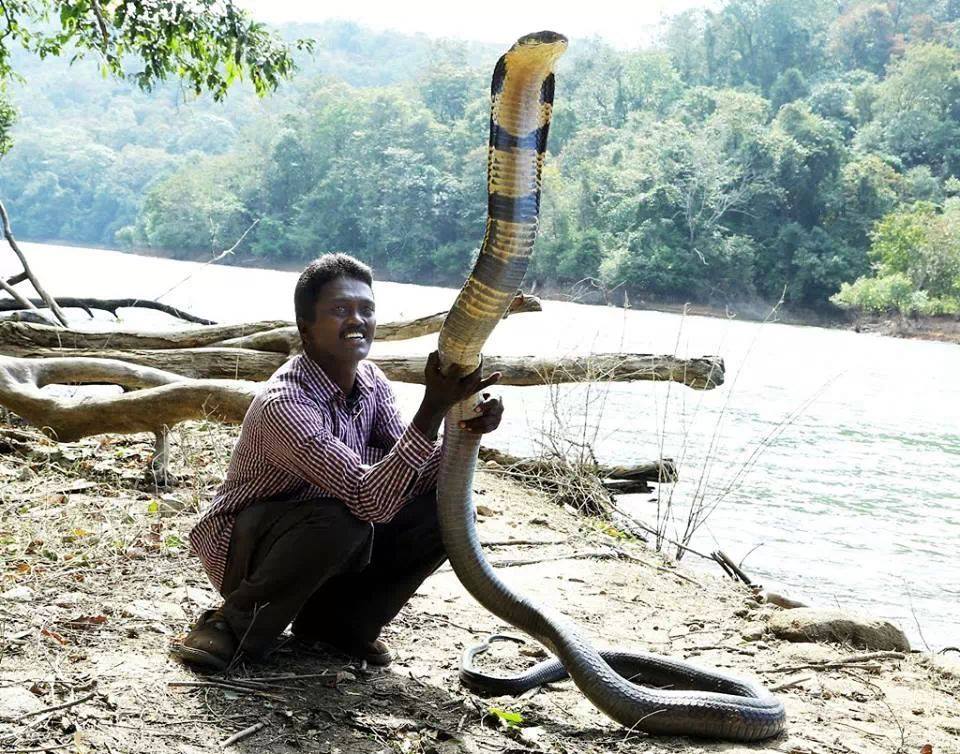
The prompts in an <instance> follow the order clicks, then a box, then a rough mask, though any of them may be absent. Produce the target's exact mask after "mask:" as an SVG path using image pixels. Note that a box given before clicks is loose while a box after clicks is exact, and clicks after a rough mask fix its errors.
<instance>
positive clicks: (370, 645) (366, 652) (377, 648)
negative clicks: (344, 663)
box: [298, 636, 393, 668]
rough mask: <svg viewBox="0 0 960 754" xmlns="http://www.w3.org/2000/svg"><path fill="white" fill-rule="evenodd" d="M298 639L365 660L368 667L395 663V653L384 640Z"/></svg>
mask: <svg viewBox="0 0 960 754" xmlns="http://www.w3.org/2000/svg"><path fill="white" fill-rule="evenodd" d="M298 638H300V641H305V642H306V643H308V644H311V645H316V646H317V647H319V648H321V649H327V650H331V651H333V652H337V653H338V654H342V655H346V656H347V657H350V658H352V659H354V660H364V661H366V663H367V664H368V665H376V666H377V667H381V668H385V667H386V666H387V665H389V664H390V663H391V662H393V653H392V652H391V651H390V647H388V646H387V644H386V642H385V641H383V640H382V639H374V640H373V641H361V640H357V639H352V638H344V637H329V636H326V637H323V638H319V637H317V638H310V639H304V638H302V637H298Z"/></svg>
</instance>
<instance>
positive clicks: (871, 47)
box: [830, 3, 894, 74]
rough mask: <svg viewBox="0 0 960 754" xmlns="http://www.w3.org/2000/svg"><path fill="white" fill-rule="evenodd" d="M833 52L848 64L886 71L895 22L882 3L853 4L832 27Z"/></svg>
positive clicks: (869, 69) (831, 43) (831, 42)
mask: <svg viewBox="0 0 960 754" xmlns="http://www.w3.org/2000/svg"><path fill="white" fill-rule="evenodd" d="M830 46H831V52H832V53H833V55H834V56H835V57H836V58H837V59H838V60H839V62H840V63H841V64H842V65H843V66H844V67H845V68H850V69H855V68H862V69H864V70H867V71H873V72H874V73H878V74H879V73H883V69H884V68H885V67H886V65H887V61H888V60H889V59H890V53H891V52H892V51H893V46H894V22H893V17H892V16H891V15H890V10H889V8H888V7H887V5H885V4H880V3H853V4H851V5H850V6H849V7H848V9H847V10H846V12H844V13H843V14H842V15H841V16H840V17H839V18H837V20H836V21H835V22H834V23H833V26H832V27H831V29H830Z"/></svg>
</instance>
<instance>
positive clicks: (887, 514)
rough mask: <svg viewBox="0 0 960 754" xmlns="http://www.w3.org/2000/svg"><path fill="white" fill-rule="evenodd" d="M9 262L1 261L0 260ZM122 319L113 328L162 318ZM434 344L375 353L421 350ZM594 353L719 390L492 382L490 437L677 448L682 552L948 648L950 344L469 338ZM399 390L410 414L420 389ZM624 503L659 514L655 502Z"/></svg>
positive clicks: (957, 401)
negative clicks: (716, 363) (702, 509)
mask: <svg viewBox="0 0 960 754" xmlns="http://www.w3.org/2000/svg"><path fill="white" fill-rule="evenodd" d="M23 247H24V249H25V251H26V253H27V254H28V256H29V258H30V259H31V262H32V264H33V266H34V268H35V270H36V272H37V273H38V275H39V276H40V278H41V280H42V281H43V282H44V284H45V285H46V286H47V288H48V289H49V290H50V291H51V292H52V293H53V294H54V295H74V296H81V295H83V296H98V297H109V296H115V297H121V296H122V297H128V296H137V297H143V298H148V299H156V298H157V297H160V300H162V301H163V302H165V303H169V304H172V305H175V306H179V307H182V308H185V309H188V310H189V311H191V312H193V313H195V314H199V315H201V316H206V317H209V318H210V319H215V320H218V321H221V322H230V321H236V322H240V321H253V320H257V319H268V318H282V319H292V318H293V307H292V292H293V285H294V282H295V280H296V277H297V275H296V273H293V272H282V271H275V270H253V269H241V268H236V267H222V266H216V265H206V266H204V265H201V264H198V263H191V262H178V261H173V260H166V259H157V258H151V257H143V256H133V255H128V254H122V253H120V252H114V251H104V250H94V249H81V248H74V247H59V246H52V245H39V244H23ZM13 265H14V262H13V261H12V260H8V259H7V258H6V257H3V258H0V273H10V274H12V273H13V272H14V271H16V270H15V268H14V266H13ZM375 290H376V295H377V303H378V318H379V320H380V321H381V322H387V321H391V320H395V319H400V318H407V317H413V316H419V315H422V314H429V313H432V312H435V311H440V310H442V309H445V308H447V307H448V306H449V305H450V303H451V302H452V300H453V297H454V295H455V291H453V290H451V289H444V288H437V287H428V286H414V285H403V284H397V283H377V284H376V286H375ZM74 314H75V315H76V317H75V319H76V320H77V321H78V322H79V321H81V320H82V319H83V318H85V315H83V314H82V313H80V312H74ZM123 314H124V316H125V322H126V323H127V324H130V325H139V326H152V325H156V326H157V327H165V326H169V325H170V323H171V320H170V319H169V318H167V317H166V316H165V315H160V314H157V313H132V312H130V311H129V310H127V311H125V312H123ZM104 316H105V318H106V315H104ZM89 326H91V327H94V326H97V325H96V323H90V324H89ZM435 341H436V337H435V336H433V337H427V338H420V339H417V340H413V341H407V342H405V343H396V344H389V343H384V344H379V345H377V346H375V348H376V349H379V352H381V353H387V352H391V353H426V352H427V351H429V350H431V349H432V348H433V347H434V345H435ZM610 351H625V352H640V353H661V354H676V355H678V356H701V355H704V354H719V355H722V356H723V358H724V359H725V362H726V383H725V384H724V385H723V386H722V387H720V388H718V389H716V390H712V391H705V392H697V391H693V390H691V389H688V388H685V387H683V386H680V385H676V384H673V385H670V384H655V383H649V382H635V383H617V384H612V385H611V384H608V385H593V386H591V387H590V388H587V387H585V386H565V387H563V388H561V389H559V390H553V391H551V390H548V389H545V388H503V389H501V393H502V395H503V397H504V401H505V404H506V408H507V411H506V415H505V419H504V422H503V425H502V426H501V428H500V429H499V430H498V431H497V432H496V433H494V434H492V435H490V436H488V438H487V440H488V444H490V445H492V446H495V447H499V448H501V449H504V450H509V451H511V452H516V453H522V454H526V453H530V452H532V451H533V450H534V449H535V447H536V444H537V442H538V438H542V437H543V434H544V430H545V429H550V428H551V427H557V426H560V427H561V428H562V429H563V432H564V433H565V434H567V435H570V436H574V437H577V436H583V435H584V433H585V434H586V437H587V438H588V439H590V440H591V441H592V442H593V444H594V447H595V448H596V453H597V456H598V458H599V459H600V460H601V461H602V462H605V463H614V464H626V463H634V462H637V461H643V460H651V459H653V458H656V457H658V456H663V457H671V458H674V459H676V460H677V461H678V464H679V471H680V477H681V479H680V482H679V483H677V484H676V485H674V487H673V491H672V503H673V510H674V511H675V513H674V514H673V515H674V517H675V519H676V522H675V524H674V525H673V526H672V527H671V528H670V530H669V531H668V536H671V537H677V536H678V532H679V531H680V530H682V528H683V526H684V523H685V518H686V510H687V508H688V506H689V505H690V504H691V502H697V501H699V502H702V503H703V504H705V505H706V506H707V507H708V508H710V509H712V513H711V514H710V516H709V517H708V518H707V520H706V522H705V523H704V524H703V525H702V526H701V528H700V529H699V530H698V532H697V534H696V536H695V537H694V539H693V542H692V545H693V546H694V547H697V548H698V549H702V550H706V551H710V550H714V549H717V548H722V549H723V550H724V551H725V552H727V553H728V554H729V555H730V556H731V557H732V558H733V559H734V560H735V561H739V560H740V559H741V558H745V560H744V563H743V567H744V570H746V571H747V573H749V574H750V575H751V576H752V577H753V578H754V580H756V581H760V582H762V583H763V584H764V585H765V586H766V587H767V588H773V589H776V590H778V591H783V592H785V593H787V594H789V595H790V596H793V597H795V598H797V599H801V600H803V601H805V602H808V603H810V604H814V605H818V606H824V607H836V606H840V607H843V608H849V609H856V610H861V611H863V612H867V613H870V614H873V615H879V616H883V617H886V618H889V619H891V620H893V621H895V622H896V623H898V624H899V625H900V626H901V627H902V628H903V629H904V630H905V631H906V632H907V634H908V636H910V639H911V642H912V643H913V645H914V646H915V647H916V648H921V649H922V648H924V645H925V644H926V645H928V646H929V647H931V648H933V649H938V648H942V647H944V646H947V645H957V644H960V557H958V553H960V379H958V375H960V346H957V345H953V344H946V343H934V342H924V341H912V340H901V339H895V338H886V337H881V336H873V335H862V334H856V333H853V332H848V331H840V330H829V329H822V328H816V327H796V326H789V325H782V324H774V323H766V324H761V323H754V322H741V321H737V320H736V319H727V320H724V319H711V318H704V317H692V316H687V317H682V316H680V315H675V314H664V313H659V312H648V311H633V310H627V311H624V310H622V309H616V308H609V307H601V306H585V305H580V304H575V303H566V302H552V301H546V302H544V310H543V312H541V313H537V314H524V315H518V316H515V317H511V318H510V319H508V320H505V321H504V322H503V323H501V325H500V326H499V327H498V328H497V330H496V332H495V333H494V334H493V336H492V338H491V340H490V342H489V344H488V346H487V349H486V352H487V353H489V354H494V353H496V354H503V355H524V354H534V353H535V354H538V355H574V354H575V355H589V354H590V353H600V352H610ZM398 392H399V393H400V396H401V401H402V403H403V405H404V407H405V409H406V410H407V412H408V413H409V414H412V412H413V410H414V408H415V406H416V403H417V401H418V400H419V397H420V395H421V394H422V389H421V388H419V387H414V386H400V388H399V390H398ZM584 428H586V429H584ZM668 491H669V488H668V487H664V488H663V495H664V496H665V495H666V494H668ZM622 502H623V504H624V505H625V506H626V507H628V508H629V509H630V510H631V511H632V513H633V514H634V515H636V516H637V517H638V518H640V519H642V520H644V521H646V522H648V523H651V524H652V523H653V522H654V521H655V520H656V516H657V504H656V503H655V502H653V499H652V496H650V495H634V496H628V497H625V498H623V500H622ZM661 502H663V499H661ZM688 558H690V560H691V561H696V560H697V559H696V558H695V557H691V556H688ZM691 565H694V566H696V565H697V563H695V562H691ZM704 567H705V568H708V569H710V570H711V571H712V572H715V573H717V572H718V569H717V567H716V566H715V565H713V564H705V565H704Z"/></svg>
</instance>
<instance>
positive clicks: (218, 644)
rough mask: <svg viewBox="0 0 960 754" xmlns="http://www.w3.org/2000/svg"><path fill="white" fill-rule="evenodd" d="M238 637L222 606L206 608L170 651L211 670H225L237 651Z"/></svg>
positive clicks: (178, 657)
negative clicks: (224, 615)
mask: <svg viewBox="0 0 960 754" xmlns="http://www.w3.org/2000/svg"><path fill="white" fill-rule="evenodd" d="M237 645H238V642H237V637H236V636H235V635H234V633H233V630H232V629H231V628H230V625H229V624H228V623H227V621H226V619H225V618H224V617H223V615H222V614H221V613H220V611H219V610H206V611H204V613H203V614H202V615H201V616H200V619H199V620H198V621H197V622H196V624H194V626H193V629H192V630H191V631H190V633H189V634H187V635H186V637H185V638H184V639H183V641H182V642H180V643H179V644H174V645H173V646H172V647H171V648H170V654H172V655H173V656H174V657H176V658H177V659H179V660H182V661H183V662H187V663H189V664H190V665H194V666H197V667H202V668H207V669H209V670H226V669H227V668H228V667H229V666H230V663H231V662H232V661H233V658H234V657H235V656H236V654H237Z"/></svg>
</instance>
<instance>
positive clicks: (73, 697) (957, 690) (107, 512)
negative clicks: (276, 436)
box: [0, 423, 960, 754]
mask: <svg viewBox="0 0 960 754" xmlns="http://www.w3.org/2000/svg"><path fill="white" fill-rule="evenodd" d="M0 428H3V429H6V430H9V429H10V427H8V426H3V425H0ZM22 429H23V431H25V432H28V434H30V435H31V437H26V436H18V435H17V434H16V433H15V432H14V433H11V432H9V431H7V432H6V433H5V435H4V436H5V437H6V441H5V444H4V446H3V449H2V452H0V546H2V548H3V550H2V552H3V561H2V564H3V567H2V574H0V579H2V582H0V718H4V719H3V720H0V749H2V750H3V751H9V750H13V749H31V748H33V749H37V748H39V747H41V746H48V747H52V746H57V747H60V749H61V750H63V751H68V752H78V753H79V752H94V751H105V752H111V751H123V752H154V751H156V752H171V751H176V752H181V753H182V754H199V752H203V751H210V750H211V749H212V748H215V746H216V744H218V743H220V742H223V741H224V740H226V739H227V738H228V737H229V736H231V735H233V734H234V733H237V732H239V731H242V730H246V729H248V728H250V726H254V725H256V724H259V723H263V727H261V728H259V729H258V730H256V731H255V732H253V733H252V734H251V735H250V736H249V737H248V738H246V739H244V740H243V741H241V742H239V743H237V744H235V745H233V746H232V747H231V750H232V751H245V752H251V754H252V752H263V751H270V752H295V751H296V752H327V753H328V754H329V753H332V752H343V753H344V754H347V753H349V754H367V753H369V754H385V753H386V752H406V753H408V754H417V753H419V754H427V753H428V752H432V753H434V754H449V753H451V752H478V753H479V752H504V753H505V754H506V753H508V752H509V753H510V754H526V753H527V752H561V753H569V754H574V753H576V754H584V753H586V754H599V753H601V752H602V753H606V752H621V751H623V752H626V751H630V752H635V751H663V750H665V749H666V750H671V751H672V750H676V751H679V750H681V749H683V750H684V751H693V752H699V751H724V752H741V751H744V752H745V751H770V752H773V751H777V752H791V753H792V754H811V753H813V752H816V753H817V754H826V753H827V752H838V753H840V752H874V751H876V752H887V753H889V752H894V751H899V752H919V751H920V750H921V747H922V746H924V745H925V744H930V745H932V747H933V749H932V751H933V752H937V753H939V752H958V751H960V662H955V661H954V660H952V659H950V656H949V655H941V656H933V655H930V654H927V653H910V654H907V655H906V656H904V657H903V659H881V660H877V661H874V662H870V663H866V664H864V663H856V664H853V665H850V664H846V665H839V666H837V667H823V666H821V667H816V668H811V667H809V665H811V664H815V663H817V662H819V661H821V660H837V659H840V658H843V657H846V656H849V655H851V654H853V653H854V652H855V651H856V650H854V649H853V648H851V647H844V646H837V645H826V644H792V643H787V642H783V641H780V640H778V639H776V638H773V637H772V636H771V635H770V634H769V633H768V632H767V631H766V630H765V621H766V619H767V618H768V617H769V616H770V615H771V614H773V613H774V612H776V611H777V610H779V608H775V607H773V606H770V605H761V604H758V603H757V602H756V600H755V599H754V597H753V594H752V593H751V592H750V591H749V590H748V589H747V588H746V587H742V586H740V585H738V584H736V583H734V582H732V581H729V580H727V579H725V578H722V577H721V576H719V575H717V576H712V575H710V574H705V573H700V572H692V571H687V570H685V569H683V568H678V567H676V566H675V565H673V564H671V563H669V562H667V561H665V560H663V559H661V558H660V556H659V555H658V554H657V553H655V552H653V551H651V550H649V549H648V548H647V547H646V546H645V545H643V543H641V542H638V541H634V540H629V539H623V538H622V537H618V536H614V535H613V534H612V533H610V532H609V530H608V529H607V527H603V526H598V525H597V524H596V523H595V522H593V521H591V520H589V519H584V518H581V517H577V516H574V515H571V514H570V513H568V512H566V511H564V510H562V509H560V508H558V507H557V506H556V505H553V504H552V503H551V502H550V501H549V500H547V499H546V498H545V497H544V496H542V495H540V494H539V493H534V492H531V491H530V490H527V489H524V488H521V487H518V486H516V485H515V484H514V483H512V482H510V481H509V480H506V479H504V478H502V477H501V476H499V475H497V474H495V473H493V471H492V470H485V471H484V472H483V473H481V475H480V476H479V478H478V482H477V502H478V504H479V505H480V506H482V507H481V508H480V509H479V512H480V514H481V515H480V518H479V527H480V531H481V537H482V539H483V540H484V541H485V542H488V543H490V544H489V545H488V547H487V551H488V553H489V557H490V559H491V560H492V561H493V562H494V563H497V564H500V565H501V569H502V570H501V573H502V575H503V576H504V578H505V579H507V580H508V582H509V583H510V584H511V585H512V586H513V587H514V588H516V589H517V590H519V591H520V592H521V593H526V594H530V595H531V596H534V597H536V598H538V599H542V600H545V601H548V602H550V603H551V604H553V605H555V606H557V607H560V608H562V609H563V611H564V612H565V613H566V614H567V615H568V616H569V617H570V618H572V619H573V620H574V621H576V622H577V623H579V624H580V626H581V627H582V628H583V629H584V631H585V632H586V633H587V634H588V635H589V636H590V638H592V639H593V640H595V641H596V642H597V643H598V644H600V645H605V646H615V647H633V648H638V649H648V650H650V651H655V652H658V653H661V654H667V655H671V656H677V657H681V658H689V659H691V661H693V662H697V663H701V664H705V665H711V666H714V667H718V668H721V669H724V670H729V672H731V673H735V674H738V675H742V676H744V677H747V678H751V679H754V680H757V681H760V682H762V683H764V684H765V685H767V686H769V687H774V686H783V687H784V688H783V689H782V690H781V691H779V692H778V693H779V694H780V696H781V698H782V699H783V701H784V704H785V706H786V709H787V715H788V719H789V728H788V732H787V734H786V735H784V736H782V737H780V738H777V739H774V740H772V741H768V742H765V743H762V744H756V745H752V746H737V745H733V746H731V745H729V744H718V743H710V742H702V741H692V740H689V739H681V738H657V739H649V738H647V737H645V736H643V735H639V734H630V733H629V732H627V731H625V730H623V729H622V728H619V727H617V726H615V725H613V724H611V723H610V722H609V721H608V720H606V719H605V718H604V717H603V716H602V715H600V714H599V713H598V712H597V711H596V710H595V709H594V708H593V707H592V706H591V705H590V704H589V703H587V702H586V701H585V700H584V699H583V697H582V696H581V695H580V693H579V692H578V691H577V690H576V689H575V688H574V687H573V686H572V685H571V684H570V683H569V682H565V683H561V684H556V685H554V686H551V687H550V688H549V689H546V690H543V691H541V692H539V693H537V694H535V695H533V696H531V697H529V698H527V699H523V700H518V699H509V698H497V699H493V700H489V699H481V698H479V697H476V696H474V695H473V694H470V693H468V692H466V691H465V690H464V689H462V688H461V687H460V685H459V683H458V681H457V667H458V659H459V654H460V652H461V651H462V649H463V648H464V647H465V646H468V645H471V644H473V643H475V642H477V641H478V640H479V639H480V638H482V637H483V636H484V635H486V634H487V633H490V632H495V631H498V630H503V629H504V628H506V627H505V626H503V625H502V624H501V623H500V621H499V620H497V619H496V618H494V617H493V616H491V615H490V614H488V613H487V612H486V611H484V610H483V609H482V608H480V607H479V606H478V605H477V604H476V603H475V602H474V601H473V600H472V599H471V598H470V597H469V596H468V595H467V594H466V593H465V592H464V590H463V589H462V587H461V586H460V585H459V583H458V582H457V580H456V578H455V576H454V575H453V574H452V573H451V572H449V571H448V570H442V571H441V572H439V573H437V574H435V575H434V576H433V577H431V578H430V579H428V581H427V583H426V584H425V585H424V587H423V589H422V590H421V592H420V593H419V594H418V595H417V596H416V597H415V598H414V599H413V600H412V601H411V603H410V605H408V606H407V608H405V609H404V611H403V612H402V613H401V615H400V617H399V618H398V619H397V620H396V621H395V622H394V624H393V625H391V626H390V628H389V629H388V631H387V632H386V637H385V638H386V639H387V640H388V641H389V642H390V643H391V645H392V647H393V648H394V649H395V650H396V653H397V655H398V659H397V661H396V662H395V663H394V665H393V666H392V667H391V668H390V669H388V670H386V671H371V670H369V669H364V668H358V667H356V666H353V665H348V664H346V663H345V661H344V660H343V659H342V658H337V657H332V656H328V655H324V654H317V653H313V652H306V651H304V650H299V651H298V650H295V649H294V648H293V647H292V646H289V645H288V646H286V647H283V648H281V649H280V650H279V651H278V652H277V653H276V654H275V656H274V658H273V661H272V663H271V664H269V665H258V666H250V667H241V668H239V669H238V670H237V672H235V673H234V674H233V676H232V680H233V682H234V684H233V685H232V686H231V685H230V684H229V683H227V684H224V683H219V684H218V683H215V682H213V681H211V680H210V679H206V678H201V677H198V676H196V675H194V674H193V673H191V672H190V671H188V670H187V669H185V668H184V667H182V666H180V665H178V664H176V663H174V662H173V661H171V660H170V659H169V657H168V655H167V647H168V645H169V643H170V642H171V641H174V640H175V639H176V638H177V637H178V636H179V635H181V634H182V632H183V631H184V630H185V629H186V628H187V626H188V625H189V622H190V621H191V620H192V619H193V618H194V617H195V616H196V614H197V613H198V611H199V610H200V609H201V608H203V607H207V606H210V605H214V604H215V602H216V595H215V594H214V593H213V591H212V590H211V589H210V587H209V585H208V584H207V582H206V580H205V578H204V577H203V576H202V572H201V571H200V568H199V565H198V562H197V561H196V560H195V559H194V558H193V557H191V556H190V555H189V554H188V552H187V550H186V545H185V543H186V537H187V533H188V531H189V529H190V527H191V526H192V524H193V522H194V521H195V520H196V516H197V510H198V509H199V508H200V507H201V506H202V505H204V504H205V503H206V502H207V501H208V500H209V499H210V497H211V495H212V494H213V491H214V490H215V488H216V485H217V484H218V483H219V480H220V479H221V478H222V475H223V472H224V469H225V466H226V462H227V459H228V456H229V451H230V448H231V447H232V444H233V441H234V440H235V438H236V429H235V428H228V427H223V426H219V425H214V424H205V423H191V424H187V425H184V426H183V427H182V429H181V431H179V432H178V433H177V435H176V437H175V440H174V444H173V455H174V471H175V472H176V473H178V474H179V476H180V483H179V485H178V486H177V487H176V488H174V489H172V490H170V491H169V492H164V493H162V494H158V493H157V492H156V491H155V490H151V489H149V488H147V489H144V488H143V485H142V484H141V482H140V480H141V477H142V472H143V469H144V468H145V467H146V464H147V460H148V458H149V455H150V451H151V447H152V446H151V443H150V441H149V440H150V438H149V437H147V436H137V437H133V438H124V437H117V436H102V437H98V438H89V439H87V440H83V441H80V442H77V443H67V444H60V445H57V444H53V443H49V442H45V441H42V440H41V441H38V440H36V439H35V438H34V437H32V435H33V433H32V432H29V431H28V430H26V428H22ZM718 574H719V572H718ZM491 654H493V655H494V656H493V657H489V658H487V657H485V658H483V664H484V666H486V667H489V668H498V669H504V670H505V669H507V668H511V669H512V668H517V667H520V666H521V665H527V664H529V663H531V662H533V661H534V659H535V657H536V655H537V649H536V646H535V645H534V644H533V643H532V642H527V643H525V644H524V645H522V646H514V645H512V644H510V645H506V646H498V647H497V650H496V651H495V652H494V653H491ZM278 675H284V676H286V677H284V678H277V677H276V676H278ZM263 677H269V678H270V680H260V681H250V680H249V679H250V678H261V679H262V678H263ZM244 679H247V680H246V681H245V680H244ZM81 699H82V700H84V701H83V702H82V703H78V704H74V705H72V706H69V707H65V708H64V709H62V710H54V709H52V708H54V707H57V706H58V705H64V704H70V703H71V702H76V701H77V700H81ZM494 708H496V709H499V710H503V711H504V712H506V713H510V714H516V715H518V716H519V719H516V718H510V716H509V715H504V714H498V713H496V712H493V711H492V709H494ZM44 710H50V711H49V712H44ZM508 719H513V720H514V721H515V723H516V724H514V725H509V724H507V722H506V721H507V720H508Z"/></svg>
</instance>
